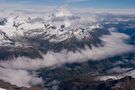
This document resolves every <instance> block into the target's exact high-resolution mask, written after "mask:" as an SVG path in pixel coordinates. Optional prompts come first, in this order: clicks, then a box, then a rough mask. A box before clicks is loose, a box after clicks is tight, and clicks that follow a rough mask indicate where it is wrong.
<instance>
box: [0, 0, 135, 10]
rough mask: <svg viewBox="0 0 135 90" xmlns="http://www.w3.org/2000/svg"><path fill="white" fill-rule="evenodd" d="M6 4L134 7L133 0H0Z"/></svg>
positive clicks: (134, 0)
mask: <svg viewBox="0 0 135 90" xmlns="http://www.w3.org/2000/svg"><path fill="white" fill-rule="evenodd" d="M0 3H4V4H5V3H6V4H20V3H21V4H24V5H26V4H28V5H35V6H40V5H44V6H61V5H63V4H67V5H69V6H71V7H78V8H80V7H83V8H135V0H0Z"/></svg>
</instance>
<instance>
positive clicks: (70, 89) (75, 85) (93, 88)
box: [59, 76, 135, 90]
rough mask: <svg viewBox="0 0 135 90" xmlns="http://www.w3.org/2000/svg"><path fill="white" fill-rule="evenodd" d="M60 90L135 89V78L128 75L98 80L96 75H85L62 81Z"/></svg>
mask: <svg viewBox="0 0 135 90" xmlns="http://www.w3.org/2000/svg"><path fill="white" fill-rule="evenodd" d="M59 90H135V79H134V78H132V77H131V76H126V77H124V78H121V79H118V80H107V81H96V80H94V77H89V76H87V77H86V76H85V77H81V78H72V79H70V80H67V81H64V82H62V83H61V84H60V88H59Z"/></svg>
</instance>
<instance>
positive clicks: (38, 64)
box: [0, 13, 135, 90]
mask: <svg viewBox="0 0 135 90" xmlns="http://www.w3.org/2000/svg"><path fill="white" fill-rule="evenodd" d="M36 15H37V14H36ZM36 15H35V16H32V15H28V14H26V15H25V14H22V15H21V14H20V15H16V14H15V15H8V17H6V18H5V19H0V60H1V61H0V79H1V80H3V81H6V82H9V83H10V84H9V83H8V85H7V86H12V85H11V84H13V85H15V88H16V87H17V88H19V87H20V88H19V90H23V89H21V87H27V88H25V89H26V90H27V89H28V87H32V88H33V86H34V87H35V86H36V85H40V87H42V88H47V89H48V90H58V89H59V90H119V88H120V90H126V89H125V88H129V87H130V86H129V85H131V84H133V83H134V78H132V77H134V76H135V74H134V69H135V61H134V60H135V53H134V49H135V48H134V45H135V40H134V38H135V31H134V29H135V22H134V20H135V17H134V16H133V15H112V14H94V17H93V14H92V15H91V14H90V13H84V14H81V13H80V14H73V15H71V14H70V13H68V14H65V15H63V14H61V13H54V14H52V15H50V16H40V17H39V16H36ZM109 75H110V76H111V77H114V78H115V79H114V78H108V77H106V76H109ZM128 75H129V76H132V77H126V76H128ZM100 76H105V78H103V77H102V78H101V79H106V80H104V81H103V80H100V79H98V77H100ZM122 76H124V77H122ZM117 77H119V78H117ZM69 78H70V79H69ZM120 78H122V79H120ZM108 79H111V80H108ZM126 82H127V85H126ZM2 83H4V82H2ZM5 84H6V83H5ZM2 86H3V85H2ZM7 86H5V87H3V88H7ZM119 86H120V87H119ZM13 87H14V86H13ZM132 88H134V84H133V85H132V87H131V88H129V90H130V89H131V90H132ZM25 89H24V90H25ZM28 90H29V89H28ZM30 90H31V89H30ZM32 90H34V88H33V89H32ZM37 90H38V89H37ZM39 90H40V89H39Z"/></svg>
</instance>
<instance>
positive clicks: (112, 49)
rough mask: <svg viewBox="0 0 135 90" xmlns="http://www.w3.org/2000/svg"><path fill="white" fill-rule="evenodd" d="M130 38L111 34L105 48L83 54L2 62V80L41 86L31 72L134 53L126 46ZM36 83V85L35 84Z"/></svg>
mask: <svg viewBox="0 0 135 90" xmlns="http://www.w3.org/2000/svg"><path fill="white" fill-rule="evenodd" d="M128 38H129V36H127V35H125V34H122V33H117V32H111V35H104V36H102V37H101V39H102V40H103V42H104V46H103V47H98V48H97V47H94V46H93V47H92V49H89V48H88V47H87V46H86V48H85V49H80V51H81V52H68V53H67V52H66V50H63V51H61V52H59V53H54V52H52V51H49V52H48V53H47V54H45V55H43V59H30V58H26V57H19V58H15V59H13V60H8V61H1V62H0V66H1V67H3V68H0V76H1V77H0V79H2V80H4V81H7V82H10V83H11V84H15V85H17V86H25V87H29V86H31V85H34V84H40V83H41V82H42V79H41V78H39V77H37V76H36V74H35V73H34V74H35V75H33V74H32V73H30V72H29V71H30V70H31V71H35V70H38V69H40V68H45V67H51V66H57V65H62V64H65V63H73V62H79V63H80V62H84V61H87V60H101V59H105V58H108V57H112V56H115V55H120V54H122V53H125V52H131V51H133V49H134V47H133V46H132V45H129V44H126V43H125V42H124V41H125V40H127V39H128ZM33 82H34V83H33Z"/></svg>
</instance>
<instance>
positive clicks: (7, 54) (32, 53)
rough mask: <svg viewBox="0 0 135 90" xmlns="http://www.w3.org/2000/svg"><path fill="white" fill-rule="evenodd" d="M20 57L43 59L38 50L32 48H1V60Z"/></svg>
mask: <svg viewBox="0 0 135 90" xmlns="http://www.w3.org/2000/svg"><path fill="white" fill-rule="evenodd" d="M19 56H24V57H29V58H42V56H41V55H40V53H39V52H38V50H36V49H34V48H32V47H15V48H12V47H3V46H2V47H0V60H7V59H13V58H15V57H19Z"/></svg>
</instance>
